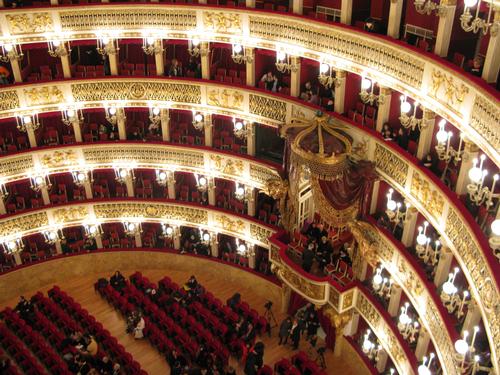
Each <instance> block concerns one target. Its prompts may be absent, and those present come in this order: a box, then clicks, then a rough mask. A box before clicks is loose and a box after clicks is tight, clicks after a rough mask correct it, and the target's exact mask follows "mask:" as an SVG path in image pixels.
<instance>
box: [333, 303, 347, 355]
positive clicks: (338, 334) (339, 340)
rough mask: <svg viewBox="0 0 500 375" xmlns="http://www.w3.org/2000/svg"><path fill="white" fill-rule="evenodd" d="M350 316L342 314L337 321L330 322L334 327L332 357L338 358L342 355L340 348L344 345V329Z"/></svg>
mask: <svg viewBox="0 0 500 375" xmlns="http://www.w3.org/2000/svg"><path fill="white" fill-rule="evenodd" d="M349 320H351V319H350V316H349V315H347V313H344V314H342V315H340V316H339V318H338V319H334V320H333V321H332V324H333V326H334V327H335V349H334V350H333V355H334V356H335V357H340V356H341V355H342V346H343V344H344V328H345V326H346V325H347V323H349Z"/></svg>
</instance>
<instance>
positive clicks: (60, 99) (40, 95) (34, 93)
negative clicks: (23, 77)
mask: <svg viewBox="0 0 500 375" xmlns="http://www.w3.org/2000/svg"><path fill="white" fill-rule="evenodd" d="M24 95H26V98H27V99H28V105H33V106H34V105H44V104H59V103H64V102H65V99H64V95H63V93H62V92H61V90H60V89H59V88H58V87H57V86H44V87H35V88H32V89H24Z"/></svg>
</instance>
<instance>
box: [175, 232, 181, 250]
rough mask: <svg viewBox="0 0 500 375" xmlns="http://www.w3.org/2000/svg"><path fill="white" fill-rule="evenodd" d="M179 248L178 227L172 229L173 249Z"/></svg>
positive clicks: (179, 234)
mask: <svg viewBox="0 0 500 375" xmlns="http://www.w3.org/2000/svg"><path fill="white" fill-rule="evenodd" d="M180 248H181V232H180V228H179V227H175V229H174V249H175V250H180Z"/></svg>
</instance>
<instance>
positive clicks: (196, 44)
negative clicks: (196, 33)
mask: <svg viewBox="0 0 500 375" xmlns="http://www.w3.org/2000/svg"><path fill="white" fill-rule="evenodd" d="M191 43H192V44H193V46H195V47H197V46H198V45H199V44H200V41H199V39H193V40H192V41H191Z"/></svg>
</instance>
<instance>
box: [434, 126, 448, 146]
mask: <svg viewBox="0 0 500 375" xmlns="http://www.w3.org/2000/svg"><path fill="white" fill-rule="evenodd" d="M436 139H437V141H438V142H439V143H445V142H446V141H447V140H448V133H447V132H446V130H445V129H444V127H443V128H440V129H439V131H438V132H437V133H436Z"/></svg>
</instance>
